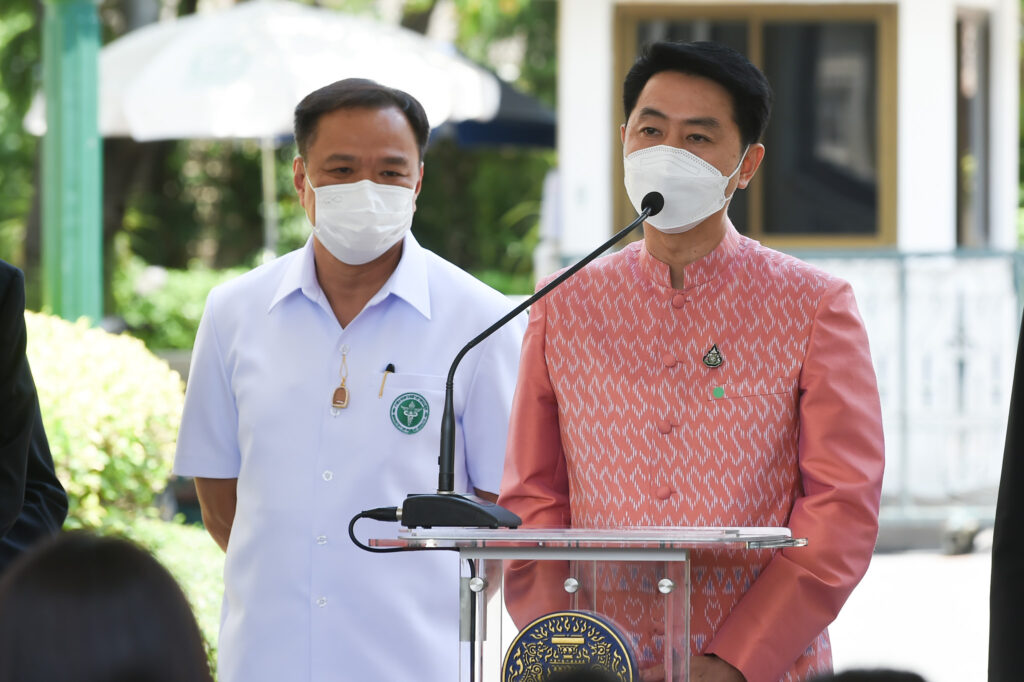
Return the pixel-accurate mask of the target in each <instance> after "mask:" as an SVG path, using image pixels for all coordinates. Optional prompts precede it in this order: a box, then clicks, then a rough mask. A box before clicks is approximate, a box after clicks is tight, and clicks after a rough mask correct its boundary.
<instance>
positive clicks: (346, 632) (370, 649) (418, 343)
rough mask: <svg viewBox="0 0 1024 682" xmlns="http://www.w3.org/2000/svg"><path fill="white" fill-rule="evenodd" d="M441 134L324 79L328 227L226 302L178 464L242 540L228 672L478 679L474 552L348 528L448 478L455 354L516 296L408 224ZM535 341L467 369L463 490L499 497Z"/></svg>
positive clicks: (231, 582) (227, 535) (232, 594)
mask: <svg viewBox="0 0 1024 682" xmlns="http://www.w3.org/2000/svg"><path fill="white" fill-rule="evenodd" d="M428 134H429V126H428V123H427V119H426V115H425V114H424V112H423V108H422V107H421V106H420V104H419V102H417V101H416V100H415V99H414V98H412V97H411V96H409V95H408V94H406V93H404V92H401V91H398V90H393V89H391V88H386V87H382V86H380V85H378V84H376V83H373V82H372V81H366V80H361V79H348V80H344V81H339V82H337V83H334V84H333V85H329V86H327V87H324V88H322V89H320V90H317V91H316V92H314V93H312V94H310V95H308V96H307V97H306V98H305V99H303V100H302V102H301V103H300V104H299V105H298V107H297V108H296V110H295V139H296V143H297V145H298V149H299V156H297V157H296V158H295V161H294V166H293V169H294V182H295V189H296V191H297V192H298V196H299V200H300V201H301V203H302V206H303V207H304V208H305V210H306V214H307V216H308V217H309V220H310V222H311V223H312V224H313V226H314V227H313V235H312V236H311V237H310V239H309V241H308V242H307V243H306V245H305V247H303V248H301V249H299V250H297V251H294V252H292V253H289V254H287V255H286V256H283V257H281V258H279V259H277V260H275V261H273V262H271V263H268V264H266V265H264V266H262V267H259V268H257V269H255V270H253V271H252V272H250V273H248V274H246V275H243V276H242V277H239V278H238V279H236V280H234V281H232V282H229V283H227V284H225V285H223V286H220V287H217V288H216V289H214V291H213V292H211V294H210V296H209V298H208V300H207V303H206V310H205V312H204V315H203V320H202V323H201V324H200V327H199V333H198V336H197V337H196V344H195V349H194V351H193V355H192V367H191V372H190V375H189V382H188V390H187V393H186V397H185V411H184V415H183V417H182V423H181V431H180V433H179V436H178V450H177V456H176V460H175V472H176V473H178V474H180V475H184V476H194V477H196V488H197V490H198V493H199V501H200V504H201V506H202V510H203V520H204V522H205V523H206V527H207V529H208V530H209V532H210V534H211V535H212V536H213V538H214V539H215V540H216V541H217V543H218V544H219V545H220V546H221V548H223V549H224V550H225V551H226V552H227V557H226V562H225V567H224V587H225V592H224V608H223V615H222V622H221V632H220V645H219V661H218V672H219V678H220V680H221V682H258V681H260V680H273V681H275V682H277V681H283V680H288V681H289V682H296V681H298V682H302V681H306V680H309V681H316V680H359V679H366V680H382V681H383V680H414V679H418V680H437V681H439V682H440V681H448V680H456V679H457V678H458V673H457V670H458V647H459V644H458V642H459V638H458V582H459V580H458V574H459V570H458V560H457V558H456V556H455V555H453V554H450V553H448V552H412V553H404V554H393V555H376V554H369V553H366V552H363V551H361V550H359V549H357V548H356V547H355V546H354V545H353V544H352V543H351V542H350V540H349V538H348V537H347V530H346V529H347V524H348V522H349V520H350V519H351V518H352V517H353V516H354V515H355V514H356V513H358V512H359V511H361V510H365V509H370V508H374V507H380V506H388V505H400V504H401V502H402V500H403V498H404V497H405V495H406V494H407V493H411V492H433V491H434V490H435V489H436V487H437V466H438V456H437V455H438V442H439V431H440V423H441V412H442V409H443V397H444V380H445V375H446V374H447V371H448V367H449V365H450V364H451V361H452V359H453V358H454V356H455V354H456V353H457V352H458V350H459V349H460V348H461V346H462V345H464V344H465V343H466V342H467V341H468V340H469V339H470V338H472V337H473V336H475V335H476V334H477V333H479V332H481V331H483V329H485V328H486V327H487V326H489V325H490V324H491V323H492V322H494V321H495V320H496V319H498V318H499V317H501V316H502V315H504V314H505V313H506V312H508V310H509V309H510V308H511V305H510V304H509V302H508V301H507V299H505V297H504V296H502V295H501V294H499V293H498V292H496V291H494V290H492V289H490V288H488V287H486V286H485V285H483V284H481V283H480V282H478V281H477V280H475V279H474V278H473V277H471V276H469V275H467V274H466V273H465V272H463V271H461V270H459V269H458V268H456V267H455V266H453V265H451V264H449V263H447V262H446V261H444V260H442V259H441V258H439V257H438V256H436V255H434V254H433V253H431V252H429V251H427V250H425V249H423V248H422V247H421V246H419V244H417V243H416V240H415V239H414V238H413V237H412V235H411V234H410V233H409V231H408V230H409V227H410V225H411V223H412V216H413V211H414V210H415V200H416V195H417V194H418V193H419V190H420V186H421V183H422V180H423V163H422V155H423V150H424V147H425V145H426V142H427V136H428ZM521 339H522V325H521V324H516V323H513V324H512V325H509V326H508V327H507V328H505V329H503V330H502V331H500V332H498V333H496V334H495V335H493V336H491V337H490V338H489V339H487V340H486V341H484V342H483V343H482V344H481V345H479V346H477V347H476V348H474V349H473V351H471V352H470V353H469V354H468V355H467V356H466V358H465V359H464V361H463V362H462V364H461V365H460V366H459V371H458V372H457V373H456V377H455V409H456V413H457V416H456V423H457V435H456V467H455V477H456V490H459V491H464V492H469V491H475V492H476V493H477V494H478V495H480V496H482V497H485V498H488V499H491V500H494V499H495V495H494V494H493V493H494V492H495V491H497V490H498V484H499V482H500V480H501V473H502V460H503V457H504V451H505V437H506V432H507V428H508V415H509V409H510V404H511V399H512V392H513V387H514V383H515V377H516V371H517V364H518V359H519V345H520V342H521ZM366 525H367V526H370V527H371V528H372V525H373V524H372V522H366ZM394 530H395V529H394V528H393V527H386V528H384V529H382V532H384V533H388V534H391V533H393V532H394Z"/></svg>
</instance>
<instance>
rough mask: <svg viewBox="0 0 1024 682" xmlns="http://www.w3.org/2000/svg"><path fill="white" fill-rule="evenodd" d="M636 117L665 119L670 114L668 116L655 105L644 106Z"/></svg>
mask: <svg viewBox="0 0 1024 682" xmlns="http://www.w3.org/2000/svg"><path fill="white" fill-rule="evenodd" d="M636 117H637V118H664V119H667V118H668V116H666V115H665V114H663V113H662V112H660V111H658V110H657V109H655V108H653V107H643V108H641V109H640V112H639V113H638V114H637V115H636Z"/></svg>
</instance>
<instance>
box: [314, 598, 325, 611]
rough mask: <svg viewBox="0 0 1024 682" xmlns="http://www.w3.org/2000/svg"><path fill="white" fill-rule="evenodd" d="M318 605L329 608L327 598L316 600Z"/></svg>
mask: <svg viewBox="0 0 1024 682" xmlns="http://www.w3.org/2000/svg"><path fill="white" fill-rule="evenodd" d="M316 605H317V606H319V607H320V608H323V607H325V606H327V597H320V598H319V599H317V600H316Z"/></svg>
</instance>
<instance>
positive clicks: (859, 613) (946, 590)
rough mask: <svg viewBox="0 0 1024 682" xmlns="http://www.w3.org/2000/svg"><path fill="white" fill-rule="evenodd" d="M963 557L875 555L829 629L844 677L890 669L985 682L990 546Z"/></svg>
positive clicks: (949, 681)
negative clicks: (849, 672) (856, 671)
mask: <svg viewBox="0 0 1024 682" xmlns="http://www.w3.org/2000/svg"><path fill="white" fill-rule="evenodd" d="M978 547H979V548H978V549H977V550H976V551H975V552H974V553H972V554H967V555H963V556H943V555H942V554H940V553H938V552H936V551H926V550H917V551H910V552H900V553H886V554H876V555H875V557H874V559H873V560H872V562H871V567H870V568H869V569H868V573H867V575H866V576H865V577H864V580H863V581H862V582H861V584H860V585H858V586H857V589H856V590H855V591H854V593H853V594H852V595H851V596H850V600H849V601H848V602H847V604H846V606H845V608H844V609H843V611H842V613H840V614H839V618H837V619H836V622H835V623H834V624H833V625H832V627H831V628H830V632H831V635H832V649H833V660H834V663H835V667H836V670H837V671H842V670H847V669H849V668H877V667H890V668H899V669H903V670H913V671H914V672H917V673H919V674H921V675H923V676H924V677H925V679H926V680H928V682H984V680H985V679H986V670H987V660H988V589H989V571H990V567H991V554H990V551H989V548H990V543H988V542H986V541H985V538H983V537H982V538H979V542H978Z"/></svg>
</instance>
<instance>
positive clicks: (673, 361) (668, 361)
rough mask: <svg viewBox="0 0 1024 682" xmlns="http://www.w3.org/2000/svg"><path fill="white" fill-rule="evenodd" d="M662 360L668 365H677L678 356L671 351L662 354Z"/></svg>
mask: <svg viewBox="0 0 1024 682" xmlns="http://www.w3.org/2000/svg"><path fill="white" fill-rule="evenodd" d="M661 361H662V362H664V363H665V366H666V367H675V366H676V358H675V356H674V355H672V354H671V353H665V355H664V356H662V358H661Z"/></svg>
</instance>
